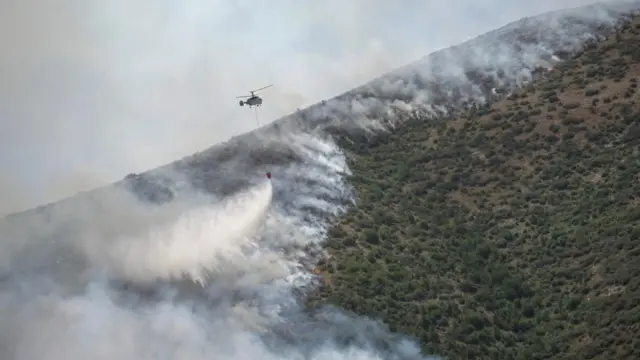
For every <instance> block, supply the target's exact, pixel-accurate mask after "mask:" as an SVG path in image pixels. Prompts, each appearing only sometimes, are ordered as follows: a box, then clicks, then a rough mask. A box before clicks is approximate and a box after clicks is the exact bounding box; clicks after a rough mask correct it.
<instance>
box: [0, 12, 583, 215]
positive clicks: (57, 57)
mask: <svg viewBox="0 0 640 360" xmlns="http://www.w3.org/2000/svg"><path fill="white" fill-rule="evenodd" d="M590 2H591V1H584V0H537V1H523V0H500V1H498V0H449V1H442V0H423V1H418V0H402V1H401V0H396V1H387V0H385V1H382V0H323V1H311V0H269V1H266V0H235V1H234V0H189V1H178V0H153V1H152V0H55V1H54V0H41V1H36V0H3V1H2V2H0V46H2V56H1V57H0V79H2V82H1V83H0V116H1V118H0V146H1V147H2V148H1V149H0V150H1V151H0V175H1V176H0V215H1V214H5V213H7V212H12V211H18V210H22V209H24V208H28V207H32V206H35V205H38V204H41V203H45V202H50V201H53V200H56V199H59V198H61V197H64V196H68V195H70V194H73V193H75V192H78V191H83V190H87V189H90V188H93V187H96V186H99V185H103V184H105V183H108V182H112V181H115V180H118V179H120V178H122V177H124V176H125V175H126V174H127V173H129V172H140V171H143V170H146V169H148V168H152V167H155V166H158V165H161V164H164V163H167V162H170V161H172V160H175V159H177V158H180V157H182V156H185V155H188V154H191V153H193V152H195V151H198V150H201V149H204V148H206V147H208V146H209V145H212V144H213V143H215V142H218V141H221V140H226V139H228V138H229V137H230V136H233V135H235V134H238V133H242V132H246V131H248V130H251V129H252V128H254V127H255V119H254V117H253V112H252V110H249V109H248V108H240V107H239V106H238V101H237V99H235V96H237V95H243V94H244V93H245V92H247V90H250V89H253V88H258V87H262V86H264V85H268V84H274V87H273V88H271V89H268V90H266V91H265V92H263V96H264V99H265V104H264V107H263V108H262V109H261V110H260V111H261V120H262V121H263V122H266V121H271V120H274V119H275V118H277V117H278V116H281V115H284V114H286V113H288V112H291V111H293V110H294V109H295V108H297V107H304V106H306V105H310V104H312V103H314V102H316V101H318V100H321V99H325V98H329V97H331V96H332V95H336V94H337V93H340V92H342V91H345V90H348V89H349V88H351V87H354V86H356V85H359V84H361V83H363V82H365V81H366V80H369V79H370V78H371V77H374V76H377V75H380V74H381V73H383V72H386V71H389V70H391V69H393V68H395V67H397V66H400V65H404V64H406V63H407V62H410V61H413V60H416V59H417V58H419V57H421V56H423V55H426V54H427V53H429V52H431V51H433V50H436V49H439V48H442V47H446V46H449V45H453V44H456V43H459V42H461V41H464V40H466V39H469V38H471V37H473V36H476V35H479V34H480V33H483V32H486V31H489V30H491V29H493V28H496V27H499V26H502V25H505V24H506V23H507V22H510V21H512V20H516V19H518V18H521V17H523V16H528V15H534V14H536V13H540V12H544V11H548V10H554V9H559V8H564V7H571V6H578V5H583V4H585V3H590Z"/></svg>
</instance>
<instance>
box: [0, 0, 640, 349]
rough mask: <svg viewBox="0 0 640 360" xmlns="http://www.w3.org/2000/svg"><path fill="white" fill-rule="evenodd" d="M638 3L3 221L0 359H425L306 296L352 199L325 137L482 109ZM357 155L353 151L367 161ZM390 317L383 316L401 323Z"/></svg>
mask: <svg viewBox="0 0 640 360" xmlns="http://www.w3.org/2000/svg"><path fill="white" fill-rule="evenodd" d="M638 8H640V2H638V1H634V2H632V3H629V4H614V5H611V4H609V5H596V6H592V7H585V8H581V9H576V10H571V11H566V12H564V13H561V14H546V15H543V16H541V17H537V18H534V19H528V20H523V21H520V22H517V23H514V24H511V25H509V26H507V27H506V28H503V29H501V30H499V31H497V32H494V33H490V34H487V35H485V36H482V37H480V38H478V39H475V40H473V41H471V42H469V43H466V44H463V45H461V46H458V47H454V48H452V49H447V50H444V51H442V52H438V53H436V54H433V55H431V56H429V57H427V58H426V59H423V60H421V61H419V62H417V63H415V64H411V65H410V66H408V67H405V68H403V69H400V70H398V71H397V72H393V73H391V74H388V75H385V76H383V77H381V78H379V79H376V80H374V81H372V82H371V83H369V84H367V85H365V86H363V87H360V88H358V89H355V90H354V91H351V92H348V93H346V94H343V95H341V96H338V97H336V98H334V99H331V100H328V101H326V102H324V103H321V104H318V105H316V106H313V107H311V108H309V109H306V110H304V111H301V112H300V113H297V114H293V115H291V116H289V117H286V118H284V119H280V120H279V121H277V122H276V123H274V124H273V125H270V126H266V127H264V128H262V129H259V130H258V131H255V132H253V133H251V134H247V135H244V136H241V137H238V138H235V139H232V140H231V141H229V142H228V143H225V144H220V145H217V146H215V147H212V148H210V149H208V150H205V151H203V152H201V153H199V154H195V155H193V156H190V157H187V158H185V159H182V160H180V161H176V162H174V163H172V164H169V165H167V166H165V167H162V168H159V169H154V170H152V171H148V172H145V173H142V174H139V175H137V174H131V175H130V176H127V177H126V179H124V180H123V181H121V182H119V183H117V184H115V185H114V186H112V187H105V188H102V189H98V190H96V191H92V192H87V193H84V194H80V195H79V196H77V197H74V198H70V199H66V200H64V201H61V202H58V203H56V204H50V205H47V206H43V207H41V208H38V209H35V210H33V211H30V212H25V213H21V214H16V215H13V216H10V217H8V218H6V219H2V221H0V239H2V245H1V246H2V248H1V249H2V251H0V351H3V352H0V355H1V356H0V357H2V358H5V357H6V358H10V359H11V358H14V359H23V358H24V359H31V358H46V357H45V356H48V358H54V359H56V356H58V355H59V356H60V358H61V357H63V356H64V358H65V359H75V358H78V359H84V358H87V357H92V356H95V355H96V354H95V352H96V351H95V350H94V349H101V355H103V356H105V357H109V356H110V358H120V359H140V358H151V357H153V356H157V354H163V356H164V357H165V358H170V359H173V358H176V359H177V358H190V359H208V358H210V356H211V354H212V353H215V354H226V355H227V356H229V357H232V358H265V357H266V358H274V359H275V358H278V359H281V358H301V357H304V358H310V359H322V358H329V357H330V358H345V359H346V358H354V357H359V358H385V359H418V358H423V357H422V356H421V355H420V354H418V353H417V352H416V351H415V348H414V347H413V344H412V343H411V342H406V341H404V339H403V338H402V336H394V335H393V334H390V333H389V332H388V331H386V330H385V329H384V327H381V326H379V325H375V324H372V323H371V322H368V321H366V320H363V319H362V318H358V317H355V316H353V315H352V314H349V315H347V314H344V313H342V312H341V311H338V310H336V309H332V308H323V309H322V311H318V312H313V313H311V314H310V313H308V312H307V311H305V310H304V309H303V308H302V307H301V306H300V303H299V302H298V298H297V295H298V292H299V290H300V288H301V286H306V285H310V284H312V282H311V280H312V279H311V276H310V275H311V274H310V272H309V271H308V270H309V269H308V268H309V267H312V266H313V264H314V260H315V259H313V258H311V259H309V258H308V257H307V255H309V253H312V251H319V249H318V245H319V244H322V242H323V241H324V236H325V230H326V223H327V221H328V220H331V219H332V218H333V217H335V216H336V215H340V214H341V213H342V212H343V210H344V205H345V204H348V203H349V202H350V201H351V200H352V197H353V191H352V190H353V189H352V188H351V186H350V185H349V184H348V183H347V182H346V181H345V176H346V175H348V174H349V173H350V170H349V168H348V167H347V166H346V163H345V161H346V158H345V154H344V153H343V151H342V149H340V148H338V147H337V146H336V144H335V141H334V140H335V139H340V141H342V142H344V143H345V144H346V146H347V148H348V149H351V152H352V153H358V152H360V151H365V149H380V148H381V146H383V145H382V144H384V143H385V142H387V141H388V138H387V140H385V136H382V137H380V136H377V135H376V134H377V133H379V132H380V131H383V130H389V129H393V128H394V127H396V128H398V129H400V130H399V131H409V130H411V129H416V128H415V126H417V125H416V123H415V122H411V120H412V119H418V120H425V119H431V120H434V121H436V120H435V116H436V115H443V114H448V115H449V116H453V115H454V114H458V113H460V112H462V111H467V110H468V109H470V108H471V109H474V108H475V109H476V111H481V112H482V111H485V112H486V111H487V110H486V108H484V107H482V106H479V105H478V103H482V102H483V101H484V100H487V99H490V100H491V101H494V100H497V99H498V98H499V97H500V96H502V95H501V94H502V93H504V92H507V93H508V92H509V91H513V90H514V89H515V88H516V86H517V85H523V84H524V83H525V82H526V81H530V80H532V79H533V78H535V77H536V76H541V75H542V74H543V73H544V71H541V70H540V66H542V67H548V66H552V65H553V64H554V63H556V62H558V60H559V59H560V58H567V57H568V56H569V54H571V53H573V52H576V51H579V50H580V46H581V45H582V44H584V42H585V41H588V40H589V39H596V38H599V37H602V36H604V35H607V34H611V33H613V32H615V31H616V27H617V26H619V25H620V23H621V21H624V20H625V19H627V18H628V17H629V13H628V10H630V9H638ZM505 41H507V42H508V43H505ZM489 55H491V56H489ZM556 57H557V58H556ZM545 59H546V60H545ZM445 120H446V119H445ZM407 121H409V122H408V123H407V124H405V125H403V126H402V127H401V126H399V125H401V124H402V123H404V122H407ZM425 126H426V125H425ZM401 129H405V130H401ZM372 130H377V131H372ZM398 134H399V133H396V134H387V136H392V137H398V136H399V135H398ZM366 151H369V150H366ZM376 151H378V150H376ZM362 159H363V160H366V158H362ZM365 165H367V163H366V162H364V163H354V164H353V166H355V169H356V171H359V172H360V174H362V171H364V170H363V168H361V166H365ZM394 166H395V165H394ZM265 170H270V171H271V172H272V173H273V175H274V177H273V181H272V182H271V183H270V186H268V185H267V184H265V181H264V175H263V173H264V171H265ZM365 170H366V169H365ZM402 173H405V174H406V173H407V172H406V171H404V170H402V171H401V174H402ZM401 176H406V175H401ZM359 177H360V175H356V180H357V179H358V178H359ZM356 184H357V185H358V186H359V190H360V191H363V194H362V195H366V194H367V189H365V188H363V187H362V184H361V183H358V182H356ZM362 195H361V196H362ZM417 199H418V198H416V199H412V198H409V200H410V201H413V202H415V201H418V200H417ZM359 206H360V205H359ZM369 206H373V205H369ZM355 229H356V228H355V227H354V231H355ZM239 234H240V235H246V236H239ZM385 244H392V243H391V242H388V243H385ZM387 246H388V245H387ZM301 249H305V250H307V251H306V252H303V251H300V250H301ZM312 254H313V253H312ZM390 266H391V265H390ZM393 266H396V267H399V266H400V265H397V264H396V265H393ZM185 278H186V280H184V279H185ZM193 281H201V283H202V284H203V285H202V286H201V287H198V286H194V285H193ZM345 284H346V283H345ZM398 284H401V283H400V282H398ZM354 289H357V287H356V286H355V285H354ZM372 289H373V290H376V289H381V287H374V288H372ZM368 291H371V289H370V290H368ZM335 294H336V295H335V296H336V297H338V298H340V297H341V295H340V293H339V292H336V293H335ZM337 303H338V304H339V303H340V302H339V301H338V302H337ZM451 304H452V305H451V308H452V309H454V308H455V307H454V306H453V304H454V303H453V302H451ZM346 305H348V307H349V308H351V309H354V307H353V306H351V303H350V302H347V303H346ZM390 309H396V310H397V308H393V307H390ZM356 310H363V309H356ZM396 310H390V311H396ZM398 319H400V316H399V315H398V316H395V317H389V316H387V317H386V320H388V321H390V322H391V323H392V327H393V329H399V328H400V327H399V325H398V324H399V323H398V322H397V321H398ZM96 324H100V326H96ZM407 324H412V323H411V322H405V323H403V325H402V326H405V327H406V326H409V325H407ZM97 328H100V329H104V331H103V332H100V331H98V329H97ZM61 330H64V331H61ZM107 330H108V331H107ZM408 330H409V331H410V332H411V333H414V334H416V333H415V331H413V330H412V329H411V328H408ZM439 330H440V329H438V331H439ZM53 335H55V336H54V337H53V338H51V336H53ZM417 335H421V334H417ZM505 336H507V335H505ZM78 339H80V340H81V341H79V340H78ZM432 340H434V341H435V340H439V338H433V339H432ZM445 340H446V339H445ZM430 341H431V340H430ZM443 341H444V340H443ZM141 344H142V345H141ZM451 346H452V347H458V346H460V344H459V343H457V342H455V341H454V342H452V344H451ZM440 349H443V350H442V351H445V350H446V349H447V348H445V347H440ZM40 352H41V353H40Z"/></svg>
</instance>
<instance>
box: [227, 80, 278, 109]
mask: <svg viewBox="0 0 640 360" xmlns="http://www.w3.org/2000/svg"><path fill="white" fill-rule="evenodd" d="M271 86H273V85H269V86H265V87H263V88H260V89H257V90H250V91H249V92H250V93H251V95H243V96H236V98H238V99H239V98H248V99H247V100H246V101H242V100H240V106H245V105H249V107H252V106H262V98H261V97H260V96H258V95H256V94H254V93H255V92H258V91H260V90H264V89H266V88H268V87H271Z"/></svg>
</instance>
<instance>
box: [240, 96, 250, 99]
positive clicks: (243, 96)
mask: <svg viewBox="0 0 640 360" xmlns="http://www.w3.org/2000/svg"><path fill="white" fill-rule="evenodd" d="M249 97H251V96H249V95H243V96H236V99H240V98H249Z"/></svg>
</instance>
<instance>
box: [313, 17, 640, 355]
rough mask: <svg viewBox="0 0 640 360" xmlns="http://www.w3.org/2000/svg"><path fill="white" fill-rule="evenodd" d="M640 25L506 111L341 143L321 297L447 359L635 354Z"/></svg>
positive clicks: (412, 125) (639, 290) (417, 124)
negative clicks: (346, 178) (346, 171)
mask: <svg viewBox="0 0 640 360" xmlns="http://www.w3.org/2000/svg"><path fill="white" fill-rule="evenodd" d="M638 44H640V18H638V17H636V18H635V19H634V20H633V21H632V22H631V23H629V24H627V25H625V27H624V28H623V29H622V30H621V31H620V32H618V33H617V34H616V35H614V36H612V37H610V38H608V39H606V40H604V41H600V42H597V43H590V44H589V45H588V46H587V47H586V48H585V49H584V50H583V51H581V52H580V53H579V54H578V55H576V56H575V57H574V58H572V59H570V60H567V61H565V62H564V63H562V64H560V65H559V66H558V67H557V70H556V71H554V72H552V73H550V74H549V75H548V76H547V77H545V78H543V79H539V80H537V81H535V82H533V83H531V84H529V85H527V86H526V87H524V88H522V89H520V90H518V91H515V92H514V93H513V94H512V95H511V96H509V98H508V99H504V100H502V101H498V102H495V103H493V104H492V105H487V106H485V107H482V108H480V109H478V110H473V111H469V112H468V113H467V114H465V115H464V116H452V117H450V118H444V119H442V120H440V121H435V122H432V121H426V120H424V119H420V118H417V119H415V120H413V121H411V122H409V123H407V124H406V126H403V127H401V128H399V129H398V130H397V131H395V132H394V133H393V134H390V135H388V136H386V137H385V138H384V139H382V140H380V141H379V142H378V143H376V145H375V146H369V147H368V148H367V149H366V151H365V150H362V147H360V146H359V145H358V144H350V143H349V142H345V143H344V144H343V146H344V147H345V148H346V149H348V152H349V153H351V154H352V157H351V161H350V162H349V165H350V168H351V169H352V172H353V176H351V177H350V179H351V182H352V184H353V185H354V186H355V190H356V194H358V197H357V206H356V207H353V208H352V209H351V210H350V211H349V213H348V214H347V215H346V216H345V217H344V218H342V219H341V220H340V221H339V224H338V225H337V226H336V227H334V228H333V229H332V230H331V233H330V235H331V236H330V238H329V240H328V242H327V247H328V248H329V249H330V254H331V258H330V259H329V260H328V261H325V262H324V263H323V264H322V265H321V266H320V268H319V270H321V271H322V272H323V274H324V280H325V285H324V287H323V288H322V289H321V291H320V293H319V294H317V295H316V296H317V297H316V298H315V299H314V300H315V301H319V299H322V298H326V300H328V301H329V302H330V303H333V304H337V305H339V306H342V307H345V308H347V309H350V310H353V311H355V312H357V313H360V314H366V315H370V316H374V317H379V318H381V319H383V320H384V321H385V322H386V323H388V324H390V325H391V326H392V327H393V328H395V329H397V330H399V331H402V332H406V333H409V334H412V335H415V336H417V337H420V338H421V339H422V342H423V344H424V346H425V348H427V349H430V350H429V351H435V352H436V353H438V354H445V355H449V356H451V357H452V358H460V359H462V358H483V359H495V358H499V359H521V358H526V359H549V358H554V359H556V358H557V359H560V358H563V359H613V358H615V359H637V358H638V357H639V356H640V341H639V340H638V339H640V223H639V222H638V220H640V206H639V204H640V202H639V198H638V194H640V178H639V174H640V160H639V158H638V155H639V154H640V152H639V151H640V150H639V149H640V146H639V145H640V95H639V93H638V81H639V80H640V46H638Z"/></svg>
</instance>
